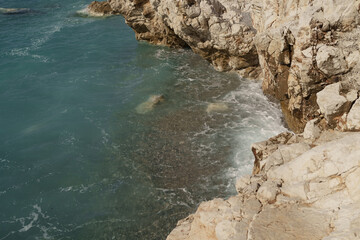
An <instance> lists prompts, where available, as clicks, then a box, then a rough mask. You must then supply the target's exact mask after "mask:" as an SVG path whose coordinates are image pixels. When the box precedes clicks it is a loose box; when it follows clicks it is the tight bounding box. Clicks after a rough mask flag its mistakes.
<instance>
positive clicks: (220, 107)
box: [206, 103, 229, 113]
mask: <svg viewBox="0 0 360 240" xmlns="http://www.w3.org/2000/svg"><path fill="white" fill-rule="evenodd" d="M227 110H229V107H228V105H227V104H226V103H209V104H208V106H207V108H206V112H207V113H212V112H224V111H227Z"/></svg>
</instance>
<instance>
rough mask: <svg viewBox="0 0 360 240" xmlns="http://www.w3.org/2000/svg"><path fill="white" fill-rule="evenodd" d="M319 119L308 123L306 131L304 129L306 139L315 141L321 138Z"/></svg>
mask: <svg viewBox="0 0 360 240" xmlns="http://www.w3.org/2000/svg"><path fill="white" fill-rule="evenodd" d="M317 121H318V120H317V119H313V120H310V121H308V122H307V123H306V126H305V129H304V138H305V139H310V140H315V139H317V138H318V137H319V136H320V133H321V130H320V128H319V127H318V126H317V125H316V122H317Z"/></svg>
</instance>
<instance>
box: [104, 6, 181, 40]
mask: <svg viewBox="0 0 360 240" xmlns="http://www.w3.org/2000/svg"><path fill="white" fill-rule="evenodd" d="M108 2H109V4H110V6H111V8H112V9H113V11H114V12H116V13H120V14H122V15H123V16H124V18H125V21H126V23H127V24H128V25H129V26H130V27H131V28H132V29H134V31H135V36H136V39H138V40H145V41H148V42H150V43H152V44H157V45H166V46H170V47H187V44H186V42H185V41H183V40H182V39H181V38H180V37H178V36H177V35H176V34H175V33H174V31H173V29H171V28H169V27H168V26H167V25H166V24H165V23H164V21H163V20H162V19H161V16H160V15H159V14H158V13H157V12H156V11H155V9H154V7H153V5H152V3H151V1H150V0H133V1H130V0H109V1H108Z"/></svg>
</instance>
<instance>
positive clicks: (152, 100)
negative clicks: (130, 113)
mask: <svg viewBox="0 0 360 240" xmlns="http://www.w3.org/2000/svg"><path fill="white" fill-rule="evenodd" d="M164 100H165V97H164V95H151V96H150V97H149V99H148V100H147V101H145V102H143V103H141V104H139V105H138V106H137V107H136V112H137V113H139V114H145V113H148V112H150V111H152V110H153V109H154V107H155V106H156V105H158V104H160V103H161V102H163V101H164Z"/></svg>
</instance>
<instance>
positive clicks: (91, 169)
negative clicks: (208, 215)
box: [0, 0, 284, 239]
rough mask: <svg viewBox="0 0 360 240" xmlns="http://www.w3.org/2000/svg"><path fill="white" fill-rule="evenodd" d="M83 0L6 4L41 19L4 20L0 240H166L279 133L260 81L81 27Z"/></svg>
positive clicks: (118, 31)
mask: <svg viewBox="0 0 360 240" xmlns="http://www.w3.org/2000/svg"><path fill="white" fill-rule="evenodd" d="M89 2H90V1H81V0H73V1H70V0H64V1H61V2H59V1H55V0H46V1H45V0H35V1H31V2H29V1H25V0H14V1H11V2H9V1H4V0H0V7H1V8H30V9H33V10H34V11H31V12H29V13H28V14H21V15H2V14H0V36H1V37H0V126H1V128H0V142H1V145H0V239H165V237H166V235H167V234H168V233H169V231H170V230H171V229H172V228H173V227H174V226H175V224H176V222H177V220H179V219H181V218H183V217H185V216H187V215H188V214H189V213H191V212H193V211H194V210H195V209H196V206H197V205H198V204H199V203H200V202H201V201H204V200H209V199H212V198H214V197H228V196H230V195H231V194H234V187H233V184H234V180H235V177H236V176H239V175H242V174H245V173H249V172H250V170H251V167H252V161H253V157H252V154H251V152H250V144H251V143H253V142H256V141H260V140H264V139H266V138H268V137H270V136H272V135H274V134H276V133H278V132H281V131H283V130H284V128H283V127H282V121H281V113H280V111H279V110H278V107H277V106H276V105H274V104H273V103H270V102H269V101H268V100H267V98H266V97H264V96H263V94H262V93H261V89H260V84H259V83H256V82H253V81H249V80H245V79H240V78H239V77H238V76H237V75H235V74H230V73H219V72H216V71H214V70H213V69H212V67H211V66H210V65H209V64H208V63H207V62H206V61H204V60H202V59H201V58H200V57H198V56H196V55H194V54H193V53H192V52H190V51H188V50H173V49H168V48H165V47H157V46H151V45H148V44H146V43H139V42H137V41H136V40H135V37H134V34H133V31H132V30H131V29H130V28H129V27H127V26H126V24H125V23H124V20H123V19H122V18H121V17H110V18H83V17H79V16H78V15H77V14H76V11H78V10H81V9H83V8H84V7H85V6H86V4H88V3H89ZM154 94H163V95H164V97H165V101H164V102H163V103H161V104H159V105H157V106H155V107H154V109H153V110H152V111H150V112H148V113H146V114H138V113H137V112H136V107H137V106H138V105H139V104H141V103H143V102H144V101H146V100H147V99H148V98H149V96H150V95H154ZM216 102H221V103H226V104H227V106H228V108H229V109H228V110H225V111H223V112H211V113H207V112H206V108H207V106H208V104H209V103H216Z"/></svg>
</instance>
